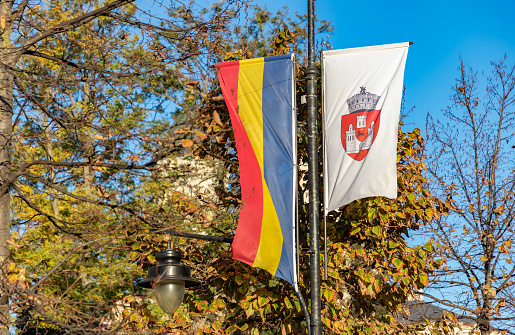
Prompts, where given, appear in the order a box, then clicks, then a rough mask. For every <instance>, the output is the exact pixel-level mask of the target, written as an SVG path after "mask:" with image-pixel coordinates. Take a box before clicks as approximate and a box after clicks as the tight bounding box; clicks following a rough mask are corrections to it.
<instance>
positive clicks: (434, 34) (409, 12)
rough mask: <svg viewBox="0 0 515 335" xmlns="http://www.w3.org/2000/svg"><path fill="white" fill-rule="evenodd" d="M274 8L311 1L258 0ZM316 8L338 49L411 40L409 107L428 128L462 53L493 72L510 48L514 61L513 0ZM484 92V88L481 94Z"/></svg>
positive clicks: (332, 2) (415, 122) (324, 0)
mask: <svg viewBox="0 0 515 335" xmlns="http://www.w3.org/2000/svg"><path fill="white" fill-rule="evenodd" d="M252 3H254V4H259V5H266V6H267V8H268V10H270V11H273V12H275V11H276V10H277V9H280V8H281V7H282V6H285V5H286V6H288V8H289V9H290V13H291V14H293V13H295V12H299V13H307V0H303V1H294V0H285V1H270V0H254V1H253V2H252ZM315 6H316V9H315V13H316V15H317V16H318V18H320V19H325V20H328V21H331V22H332V24H333V26H334V28H335V30H334V33H333V34H332V35H331V36H330V42H331V45H332V46H333V48H334V49H345V48H353V47H362V46H369V45H377V44H388V43H398V42H407V41H413V42H414V44H413V45H412V46H411V47H410V50H409V53H408V60H407V63H406V71H405V80H404V85H405V86H406V106H407V107H412V106H416V108H415V110H414V112H413V113H412V115H410V117H409V118H408V120H407V121H408V122H409V123H410V124H411V126H412V127H419V128H421V129H422V130H424V128H425V116H426V114H427V112H428V111H431V113H432V114H434V115H435V116H436V117H438V115H440V111H441V109H442V108H445V107H446V106H447V105H449V96H450V94H451V88H452V87H453V86H454V79H455V78H456V77H457V75H458V70H457V67H458V65H459V56H460V54H461V56H462V57H463V60H464V61H465V63H467V64H469V65H471V66H472V67H473V68H474V69H475V70H476V71H478V77H480V76H481V73H482V72H483V71H484V72H485V74H489V73H490V72H491V66H490V61H491V60H495V61H498V60H500V59H501V58H502V57H504V54H505V53H506V54H507V56H508V59H507V63H508V64H515V22H514V21H515V20H514V13H515V1H513V0H490V1H479V0H470V1H466V2H465V1H456V0H448V1H441V0H434V1H412V0H411V1H404V0H402V1H377V0H366V1H356V0H354V1H344V0H340V1H338V0H317V1H316V2H315ZM483 95H484V93H483V92H481V93H480V97H482V96H483Z"/></svg>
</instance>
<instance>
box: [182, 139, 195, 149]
mask: <svg viewBox="0 0 515 335" xmlns="http://www.w3.org/2000/svg"><path fill="white" fill-rule="evenodd" d="M181 144H182V146H183V147H185V148H188V147H191V146H192V145H193V141H192V140H189V139H184V140H182V142H181Z"/></svg>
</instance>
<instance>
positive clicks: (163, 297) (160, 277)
mask: <svg viewBox="0 0 515 335" xmlns="http://www.w3.org/2000/svg"><path fill="white" fill-rule="evenodd" d="M181 259H182V253H181V252H180V251H178V250H171V248H170V243H168V248H167V249H166V250H163V251H158V252H157V253H156V260H157V265H156V266H153V267H151V268H150V269H148V277H147V279H145V280H142V281H140V282H139V283H138V284H137V285H138V286H141V287H144V288H153V289H154V294H155V296H156V300H157V303H158V304H159V306H160V307H161V309H162V310H163V311H165V312H166V313H168V314H170V315H172V314H173V313H175V311H176V310H177V309H178V308H179V306H180V305H181V303H182V299H183V298H184V292H185V290H186V288H191V287H195V286H198V285H200V282H199V281H198V280H196V279H194V278H191V270H190V268H189V267H187V266H186V265H182V264H181Z"/></svg>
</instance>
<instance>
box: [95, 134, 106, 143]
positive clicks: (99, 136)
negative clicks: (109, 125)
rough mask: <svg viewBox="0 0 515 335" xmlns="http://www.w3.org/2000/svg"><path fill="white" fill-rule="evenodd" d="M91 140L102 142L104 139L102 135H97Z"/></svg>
mask: <svg viewBox="0 0 515 335" xmlns="http://www.w3.org/2000/svg"><path fill="white" fill-rule="evenodd" d="M93 139H95V140H101V141H104V140H105V139H106V138H105V137H104V136H102V135H98V134H97V135H95V136H93Z"/></svg>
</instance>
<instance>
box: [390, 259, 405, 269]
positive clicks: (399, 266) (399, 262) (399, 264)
mask: <svg viewBox="0 0 515 335" xmlns="http://www.w3.org/2000/svg"><path fill="white" fill-rule="evenodd" d="M392 263H393V265H395V267H396V268H397V269H398V270H400V269H402V266H403V265H404V262H403V261H402V260H400V259H398V258H394V259H392Z"/></svg>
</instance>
